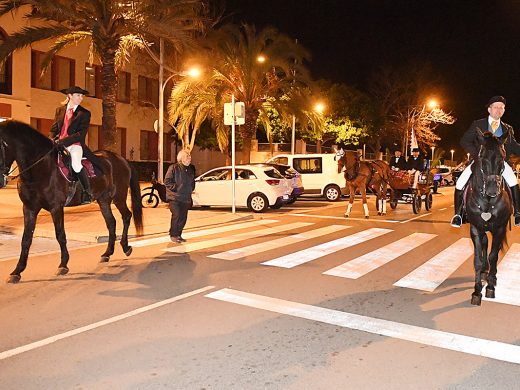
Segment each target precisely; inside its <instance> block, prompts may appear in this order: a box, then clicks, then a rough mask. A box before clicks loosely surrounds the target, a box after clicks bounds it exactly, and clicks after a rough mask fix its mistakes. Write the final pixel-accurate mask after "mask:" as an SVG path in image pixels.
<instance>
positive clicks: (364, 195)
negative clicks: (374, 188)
mask: <svg viewBox="0 0 520 390" xmlns="http://www.w3.org/2000/svg"><path fill="white" fill-rule="evenodd" d="M359 190H360V191H361V199H362V200H363V210H365V218H367V219H368V217H369V215H368V204H367V189H366V186H364V185H363V186H361V188H360V189H359Z"/></svg>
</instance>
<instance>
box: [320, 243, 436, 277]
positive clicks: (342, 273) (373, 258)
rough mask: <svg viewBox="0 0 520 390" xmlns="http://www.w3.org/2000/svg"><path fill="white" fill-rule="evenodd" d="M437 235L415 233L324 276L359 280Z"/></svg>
mask: <svg viewBox="0 0 520 390" xmlns="http://www.w3.org/2000/svg"><path fill="white" fill-rule="evenodd" d="M436 236H437V235H436V234H428V233H413V234H410V235H409V236H408V237H404V238H402V239H400V240H398V241H395V242H393V243H391V244H389V245H386V246H384V247H382V248H379V249H376V250H375V251H372V252H370V253H367V254H365V255H363V256H361V257H358V258H356V259H353V260H351V261H348V262H346V263H344V264H341V265H340V266H338V267H335V268H332V269H330V270H328V271H325V272H324V273H323V274H324V275H332V276H339V277H342V278H350V279H357V278H359V277H361V276H363V275H366V274H367V273H369V272H371V271H373V270H375V269H376V268H378V267H381V266H382V265H385V264H386V263H388V262H390V261H392V260H394V259H396V258H398V257H399V256H402V255H404V254H405V253H407V252H409V251H411V250H412V249H415V248H417V247H418V246H420V245H422V244H424V243H425V242H427V241H429V240H431V239H432V238H434V237H436Z"/></svg>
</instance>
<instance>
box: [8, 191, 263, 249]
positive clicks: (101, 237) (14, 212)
mask: <svg viewBox="0 0 520 390" xmlns="http://www.w3.org/2000/svg"><path fill="white" fill-rule="evenodd" d="M145 184H146V183H143V185H142V186H145ZM112 211H113V213H114V217H115V218H116V223H117V225H116V232H117V234H118V236H119V235H120V234H121V230H122V220H121V215H120V214H119V211H118V210H117V209H116V208H115V206H112ZM170 217H171V213H170V210H169V209H168V205H167V204H165V203H162V204H160V205H159V206H158V207H157V208H143V223H144V234H145V235H146V236H150V235H156V234H168V230H169V227H170ZM254 218H255V215H253V214H252V213H249V212H243V211H241V212H239V213H236V214H233V213H231V210H229V211H228V209H225V210H222V209H220V210H214V209H198V208H197V209H194V210H190V211H189V213H188V222H187V223H186V227H185V230H187V231H189V230H191V229H198V228H202V227H206V226H207V227H215V226H218V225H222V224H226V223H233V222H237V221H244V220H252V219H254ZM65 232H66V233H67V239H68V240H76V241H83V242H94V243H95V242H106V241H107V240H108V230H107V228H106V226H105V221H104V219H103V216H102V215H101V212H100V211H99V206H98V204H97V203H95V202H94V203H92V204H90V205H85V206H76V207H66V208H65ZM0 233H8V234H14V235H17V236H21V235H22V234H23V204H22V201H21V200H20V198H19V197H18V192H17V190H16V185H15V184H10V185H8V186H7V187H6V188H3V189H0ZM34 237H47V238H54V237H55V233H54V225H53V223H52V218H51V216H50V214H49V213H48V212H47V211H45V210H42V211H40V214H39V215H38V220H37V222H36V229H35V231H34ZM133 237H135V227H134V223H133V220H132V222H131V224H130V229H129V238H133Z"/></svg>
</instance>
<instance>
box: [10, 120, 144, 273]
mask: <svg viewBox="0 0 520 390" xmlns="http://www.w3.org/2000/svg"><path fill="white" fill-rule="evenodd" d="M96 154H97V156H98V157H99V158H100V159H101V162H102V167H101V168H102V170H103V173H104V175H102V176H96V177H94V178H92V179H90V180H91V183H92V190H93V194H94V198H95V199H96V201H97V202H98V204H99V208H100V209H101V213H102V214H103V217H104V219H105V223H106V226H107V228H108V232H109V234H108V246H107V249H106V251H105V253H103V254H102V255H101V261H102V262H105V261H108V260H109V259H110V256H111V255H112V254H113V253H114V244H115V240H116V220H115V218H114V215H113V214H112V210H111V208H110V205H111V203H112V202H113V203H114V204H115V206H116V207H117V209H118V210H119V212H120V213H121V216H122V218H123V233H122V236H121V246H122V248H123V252H124V253H125V255H127V256H129V255H130V254H131V253H132V247H131V246H129V245H128V228H129V226H130V220H131V219H132V212H131V211H130V210H129V209H128V207H127V205H126V198H127V195H128V189H129V188H130V195H131V200H132V210H133V216H134V224H135V227H136V230H137V234H138V235H141V234H142V231H143V212H142V205H141V198H140V190H139V181H138V178H137V172H136V171H135V170H134V169H133V168H132V167H131V166H130V165H129V164H128V161H126V160H125V159H124V158H122V157H121V156H119V155H117V154H115V153H112V152H109V151H102V152H97V153H96ZM57 156H58V150H57V148H56V147H55V146H54V144H53V142H52V141H51V140H49V139H48V138H46V137H45V136H43V135H42V134H40V133H39V132H38V131H36V130H35V129H33V128H32V127H30V126H29V125H26V124H25V123H21V122H17V121H7V122H2V123H0V174H1V175H2V176H1V180H0V188H2V187H4V186H5V185H6V184H7V174H8V170H9V168H10V167H11V165H12V163H13V161H16V163H17V165H18V169H19V171H20V174H19V176H20V180H19V182H18V194H19V196H20V199H21V200H22V203H23V215H24V232H23V237H22V250H21V253H20V258H19V260H18V264H17V265H16V268H15V269H14V271H13V272H11V275H10V276H9V278H8V279H7V282H8V283H17V282H19V281H20V279H21V273H22V272H23V271H24V270H25V268H26V266H27V257H28V255H29V248H30V246H31V243H32V238H33V232H34V227H35V225H36V217H37V216H38V213H39V212H40V210H41V209H44V210H47V211H49V212H50V214H51V216H52V220H53V222H54V228H55V231H56V239H57V241H58V243H59V244H60V249H61V262H60V265H59V268H58V271H57V273H56V274H57V275H65V274H67V273H68V272H69V269H68V267H67V263H68V261H69V252H68V250H67V239H66V235H65V228H64V223H63V222H64V221H63V220H64V218H63V214H64V213H63V207H64V206H65V201H66V199H67V195H68V181H67V180H66V179H65V178H64V177H63V175H62V174H61V173H60V171H59V168H58V164H57Z"/></svg>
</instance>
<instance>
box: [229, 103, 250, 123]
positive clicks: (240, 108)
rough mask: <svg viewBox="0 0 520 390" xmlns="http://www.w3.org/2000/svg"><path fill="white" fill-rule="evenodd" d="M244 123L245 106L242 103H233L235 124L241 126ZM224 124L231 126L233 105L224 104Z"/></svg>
mask: <svg viewBox="0 0 520 390" xmlns="http://www.w3.org/2000/svg"><path fill="white" fill-rule="evenodd" d="M245 123H246V105H245V103H243V102H236V103H235V124H236V125H243V124H245ZM224 124H225V125H229V126H230V125H232V124H233V104H232V103H224Z"/></svg>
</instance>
